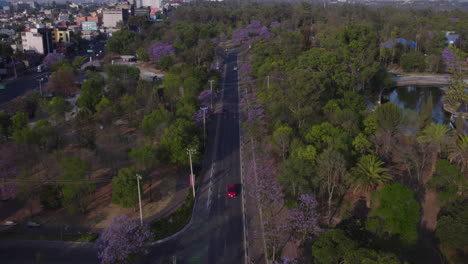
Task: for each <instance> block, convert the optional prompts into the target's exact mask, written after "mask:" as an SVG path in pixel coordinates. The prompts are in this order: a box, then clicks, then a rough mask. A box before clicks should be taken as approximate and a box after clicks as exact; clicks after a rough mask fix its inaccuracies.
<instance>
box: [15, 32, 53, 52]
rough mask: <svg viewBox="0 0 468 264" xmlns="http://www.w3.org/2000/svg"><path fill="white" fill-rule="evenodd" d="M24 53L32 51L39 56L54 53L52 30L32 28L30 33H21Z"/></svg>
mask: <svg viewBox="0 0 468 264" xmlns="http://www.w3.org/2000/svg"><path fill="white" fill-rule="evenodd" d="M21 42H22V46H23V51H28V50H32V51H35V52H37V53H39V54H47V53H49V52H51V51H52V35H51V32H50V30H48V29H45V28H42V29H37V28H32V29H31V31H30V32H21Z"/></svg>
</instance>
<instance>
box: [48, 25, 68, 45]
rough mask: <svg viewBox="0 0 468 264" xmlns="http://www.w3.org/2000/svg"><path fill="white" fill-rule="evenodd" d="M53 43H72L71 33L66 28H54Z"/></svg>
mask: <svg viewBox="0 0 468 264" xmlns="http://www.w3.org/2000/svg"><path fill="white" fill-rule="evenodd" d="M52 42H53V43H70V31H68V29H67V28H66V27H60V28H54V30H53V31H52Z"/></svg>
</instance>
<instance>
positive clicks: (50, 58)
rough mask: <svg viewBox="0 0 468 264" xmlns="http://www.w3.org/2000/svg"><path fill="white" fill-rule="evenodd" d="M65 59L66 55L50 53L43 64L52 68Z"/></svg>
mask: <svg viewBox="0 0 468 264" xmlns="http://www.w3.org/2000/svg"><path fill="white" fill-rule="evenodd" d="M63 59H65V55H63V54H62V53H49V54H47V55H46V56H45V58H44V60H43V61H42V63H43V64H44V65H45V66H46V67H47V68H49V69H50V68H52V66H53V65H54V64H55V63H56V62H57V61H59V60H63Z"/></svg>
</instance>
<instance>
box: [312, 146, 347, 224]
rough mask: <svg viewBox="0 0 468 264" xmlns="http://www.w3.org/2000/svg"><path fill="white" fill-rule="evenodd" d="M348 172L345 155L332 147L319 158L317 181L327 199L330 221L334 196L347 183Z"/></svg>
mask: <svg viewBox="0 0 468 264" xmlns="http://www.w3.org/2000/svg"><path fill="white" fill-rule="evenodd" d="M347 177H348V172H347V171H346V160H345V159H344V157H343V155H341V154H340V153H339V152H337V151H336V150H334V149H332V148H328V149H326V150H325V151H324V152H323V153H322V154H320V155H319V157H318V158H317V181H319V182H320V183H321V184H320V191H321V193H323V194H324V195H325V197H326V200H327V207H328V221H331V217H332V203H333V198H335V196H336V195H337V193H338V192H339V191H340V189H341V188H342V187H343V186H344V185H345V184H346V182H347V180H348V179H347Z"/></svg>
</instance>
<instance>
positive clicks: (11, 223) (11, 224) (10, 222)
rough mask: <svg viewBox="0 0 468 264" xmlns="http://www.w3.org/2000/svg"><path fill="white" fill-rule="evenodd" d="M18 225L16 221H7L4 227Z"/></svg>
mask: <svg viewBox="0 0 468 264" xmlns="http://www.w3.org/2000/svg"><path fill="white" fill-rule="evenodd" d="M17 224H18V223H17V222H15V221H5V223H4V224H3V225H6V226H15V225H17Z"/></svg>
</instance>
